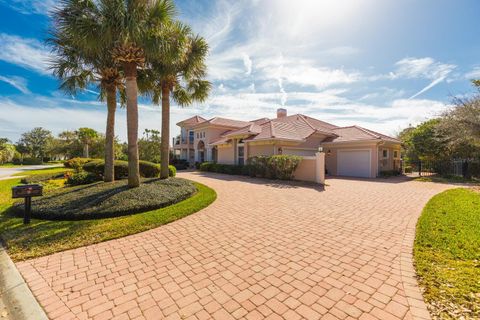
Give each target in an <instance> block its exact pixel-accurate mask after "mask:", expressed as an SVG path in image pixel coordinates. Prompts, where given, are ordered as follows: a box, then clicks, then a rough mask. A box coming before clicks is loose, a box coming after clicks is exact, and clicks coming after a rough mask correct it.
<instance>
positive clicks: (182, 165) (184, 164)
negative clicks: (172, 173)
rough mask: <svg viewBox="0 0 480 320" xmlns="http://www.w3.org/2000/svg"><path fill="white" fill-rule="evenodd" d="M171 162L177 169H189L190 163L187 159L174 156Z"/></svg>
mask: <svg viewBox="0 0 480 320" xmlns="http://www.w3.org/2000/svg"><path fill="white" fill-rule="evenodd" d="M170 164H171V165H172V166H174V167H175V168H176V169H177V170H185V169H188V166H189V163H188V161H187V160H185V159H176V158H173V159H171V161H170Z"/></svg>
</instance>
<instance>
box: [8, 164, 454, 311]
mask: <svg viewBox="0 0 480 320" xmlns="http://www.w3.org/2000/svg"><path fill="white" fill-rule="evenodd" d="M179 176H180V177H182V178H187V179H192V180H196V181H198V182H201V183H203V184H206V185H208V186H210V187H212V188H214V189H215V190H216V191H217V195H218V197H217V200H216V201H215V202H214V203H213V204H211V205H210V206H209V207H207V208H205V209H203V210H201V211H199V212H197V213H195V214H193V215H190V216H188V217H186V218H183V219H181V220H177V221H175V222H172V223H170V224H168V225H165V226H162V227H159V228H157V229H153V230H150V231H147V232H143V233H140V234H136V235H132V236H128V237H125V238H121V239H117V240H112V241H108V242H104V243H100V244H96V245H92V246H88V247H83V248H79V249H74V250H70V251H65V252H61V253H57V254H54V255H51V256H47V257H42V258H38V259H33V260H29V261H25V262H20V263H18V264H17V266H18V268H19V270H20V271H21V272H22V274H23V276H24V277H25V279H26V281H27V283H28V284H29V285H30V288H31V289H32V291H33V293H34V294H35V296H36V297H37V299H38V300H39V302H40V303H41V304H42V306H43V307H44V308H45V310H46V312H47V314H48V316H49V317H50V318H51V319H102V318H104V319H109V318H116V319H159V318H165V319H264V318H265V319H289V320H291V319H293V320H295V319H362V320H366V319H382V320H388V319H414V318H417V319H422V318H428V317H427V314H425V311H426V309H425V306H424V304H423V301H422V297H421V295H420V292H419V289H418V287H417V285H416V280H415V274H414V270H413V266H412V260H411V251H412V245H413V237H414V229H415V224H416V221H417V218H418V216H419V215H420V212H421V211H422V209H423V207H424V205H425V203H426V202H427V201H428V200H429V199H430V198H431V197H432V196H433V195H435V194H437V193H439V192H441V191H443V190H445V189H447V188H450V186H448V185H440V184H433V183H424V182H413V181H408V180H405V179H385V180H380V179H379V180H355V179H329V180H327V186H326V187H325V190H323V189H322V188H318V187H314V186H312V185H306V184H300V183H277V182H275V181H267V180H259V179H251V178H247V177H236V176H226V175H219V174H201V173H180V174H179ZM59 310H62V311H59Z"/></svg>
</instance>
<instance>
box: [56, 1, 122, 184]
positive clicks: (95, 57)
mask: <svg viewBox="0 0 480 320" xmlns="http://www.w3.org/2000/svg"><path fill="white" fill-rule="evenodd" d="M89 11H91V3H90V2H89V1H77V0H65V1H63V5H62V6H61V7H59V8H58V9H56V10H55V11H54V13H53V21H54V24H53V30H52V35H51V37H50V38H49V39H48V42H49V43H50V44H51V45H52V48H53V51H54V53H55V59H54V61H53V64H52V69H53V73H54V74H55V75H56V76H57V77H58V78H59V79H61V81H62V83H61V85H60V88H61V89H62V90H64V91H65V92H67V93H69V94H72V95H75V94H77V92H78V91H79V90H83V89H86V88H87V87H88V86H89V85H91V84H97V85H98V87H99V90H100V94H99V99H100V100H106V102H107V124H106V132H105V171H104V181H105V182H112V181H114V177H115V175H114V160H115V111H116V108H117V91H118V90H120V91H122V90H123V84H122V82H121V81H122V75H121V72H120V71H119V70H118V68H117V67H116V66H115V65H114V63H113V61H112V58H111V55H110V53H109V51H110V50H112V49H111V48H109V47H104V48H103V50H99V51H98V52H97V51H95V50H91V49H90V47H89V46H88V45H86V44H85V43H83V42H82V41H80V39H81V36H82V33H81V32H78V28H79V27H78V24H81V23H79V20H80V21H81V19H80V18H79V17H82V16H83V15H84V14H85V13H86V12H89ZM83 133H84V134H83ZM82 136H84V137H85V138H88V136H89V134H88V132H82ZM84 145H85V146H86V150H85V154H84V156H86V157H88V144H84Z"/></svg>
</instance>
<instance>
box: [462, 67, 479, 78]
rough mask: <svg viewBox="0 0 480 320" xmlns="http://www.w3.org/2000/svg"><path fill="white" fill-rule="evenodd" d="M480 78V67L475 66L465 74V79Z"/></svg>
mask: <svg viewBox="0 0 480 320" xmlns="http://www.w3.org/2000/svg"><path fill="white" fill-rule="evenodd" d="M478 78H480V67H475V68H473V69H472V70H471V71H469V72H467V73H466V74H465V79H468V80H472V79H478Z"/></svg>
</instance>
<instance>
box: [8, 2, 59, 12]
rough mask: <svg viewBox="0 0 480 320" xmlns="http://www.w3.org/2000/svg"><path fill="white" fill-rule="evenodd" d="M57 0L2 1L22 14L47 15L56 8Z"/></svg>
mask: <svg viewBox="0 0 480 320" xmlns="http://www.w3.org/2000/svg"><path fill="white" fill-rule="evenodd" d="M55 2H56V1H55V0H0V3H1V4H6V5H8V6H9V7H10V8H12V9H14V10H16V11H18V12H20V13H22V14H43V15H46V14H48V13H49V11H50V10H51V9H52V8H53V7H54V6H55Z"/></svg>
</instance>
